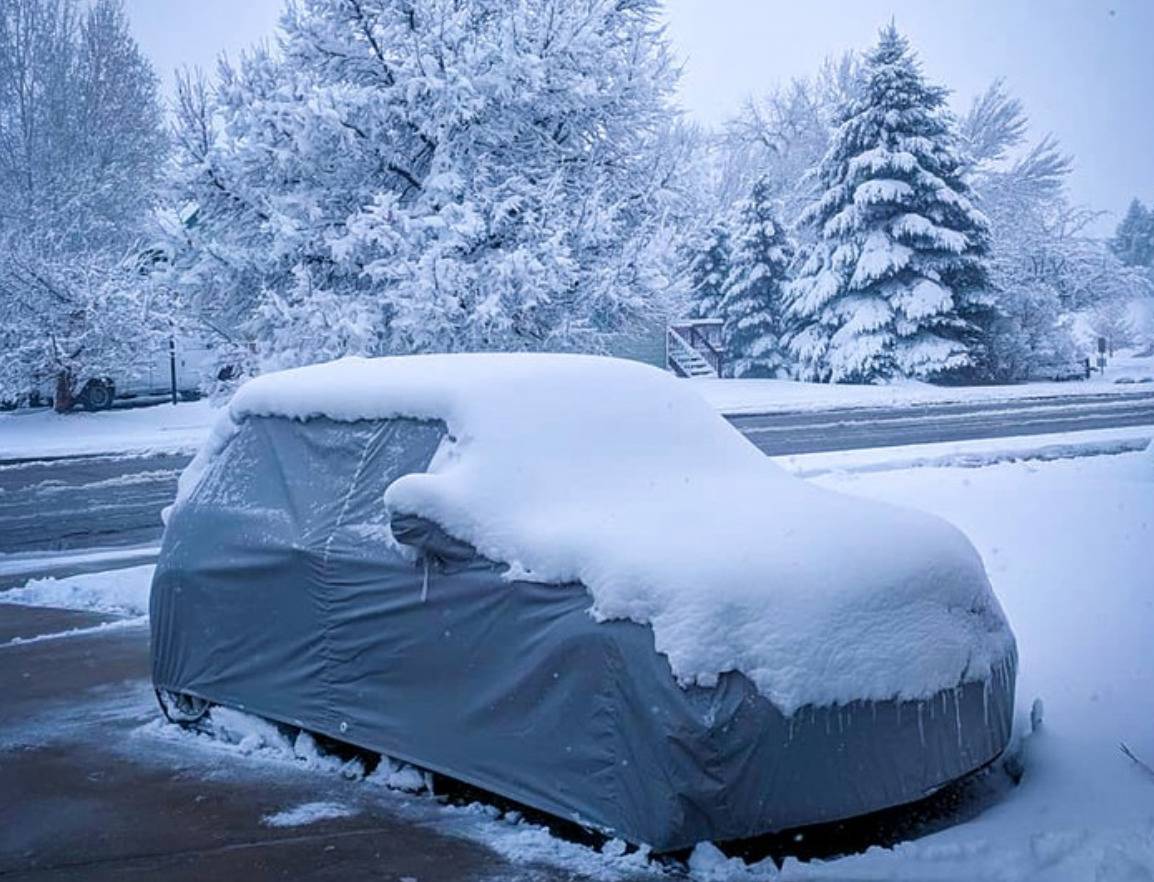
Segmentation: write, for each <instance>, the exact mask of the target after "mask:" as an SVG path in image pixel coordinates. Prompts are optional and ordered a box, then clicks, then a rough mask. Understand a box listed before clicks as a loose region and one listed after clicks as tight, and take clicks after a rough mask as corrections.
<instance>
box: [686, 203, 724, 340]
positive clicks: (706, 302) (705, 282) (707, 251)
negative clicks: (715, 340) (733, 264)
mask: <svg viewBox="0 0 1154 882" xmlns="http://www.w3.org/2000/svg"><path fill="white" fill-rule="evenodd" d="M690 250H691V253H690V258H689V270H688V274H689V279H688V284H689V298H690V299H689V311H688V314H689V316H690V318H716V317H718V316H719V315H720V314H721V313H720V309H721V298H722V297H723V296H724V294H725V280H726V279H727V278H728V277H729V267H730V253H729V252H730V246H729V229H728V228H727V226H726V224H724V223H716V224H714V225H713V226H712V227H710V228H709V230H707V231H706V233H705V235H704V237H702V240H701V241H700V242H697V243H694V244H693V245H692V246H690Z"/></svg>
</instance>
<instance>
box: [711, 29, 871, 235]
mask: <svg viewBox="0 0 1154 882" xmlns="http://www.w3.org/2000/svg"><path fill="white" fill-rule="evenodd" d="M860 87H861V59H860V58H859V56H858V55H857V54H856V53H853V52H846V53H844V54H842V55H841V56H838V57H837V58H829V59H826V61H825V62H824V63H823V64H822V66H821V67H820V68H819V70H818V71H817V73H816V74H814V75H813V76H809V77H795V78H794V79H792V80H790V81H789V83H787V84H785V85H781V86H777V87H775V88H773V89H771V90H770V91H768V92H767V93H766V94H764V95H762V96H760V97H756V98H750V99H748V100H747V101H746V102H745V103H744V104H743V105H742V107H741V110H740V111H738V113H736V114H735V115H734V116H733V117H732V118H731V119H729V120H728V121H727V122H726V124H725V128H724V132H723V134H722V137H721V148H722V150H721V157H720V162H721V168H722V179H721V181H720V185H721V188H722V196H723V197H724V198H725V199H726V201H727V202H728V203H730V204H732V203H733V202H735V201H738V200H741V199H744V198H745V197H746V196H747V195H748V193H749V191H750V190H751V189H752V187H753V186H754V185H755V184H758V183H762V184H763V185H764V186H768V187H769V189H770V192H771V194H772V198H773V199H774V200H776V201H777V202H779V203H780V204H781V209H782V217H783V218H785V219H787V220H790V221H792V220H793V219H794V218H796V217H797V216H798V215H799V214H800V213H801V211H802V210H803V209H804V208H805V206H806V205H808V204H809V203H810V202H811V201H812V200H813V199H814V197H815V196H816V195H817V193H816V190H815V186H816V183H817V182H816V180H815V179H814V177H813V176H812V175H811V174H810V171H811V170H812V169H813V168H814V167H815V166H816V165H817V164H818V163H819V162H820V161H821V158H822V157H823V156H824V155H825V153H826V151H827V150H828V149H829V142H830V135H831V132H832V130H833V129H834V127H835V126H836V124H837V119H838V114H839V113H840V110H841V108H842V107H843V106H844V105H845V104H846V103H847V102H848V101H850V100H852V99H853V98H855V97H856V96H857V95H858V94H859V92H860Z"/></svg>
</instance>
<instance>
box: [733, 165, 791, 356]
mask: <svg viewBox="0 0 1154 882" xmlns="http://www.w3.org/2000/svg"><path fill="white" fill-rule="evenodd" d="M791 256H792V252H791V248H790V244H789V241H788V240H787V238H786V236H785V233H784V231H783V230H782V228H781V226H780V225H779V224H778V222H777V220H776V218H775V217H774V211H773V200H772V189H771V187H770V185H769V183H768V182H767V181H766V180H765V179H761V180H759V181H758V182H757V183H756V184H755V185H754V187H753V190H752V192H751V193H750V195H749V198H748V199H747V200H745V202H744V203H743V204H742V206H741V209H740V211H739V213H738V219H737V224H736V229H735V230H734V235H733V253H732V258H731V267H730V271H729V277H728V278H727V279H726V283H725V296H724V297H723V298H722V301H721V314H722V316H723V317H724V319H725V326H724V332H723V335H724V340H725V352H726V357H727V359H728V360H729V364H730V365H731V369H730V373H731V374H732V376H734V377H759V378H766V377H770V378H772V377H777V376H781V375H783V374H784V373H785V370H786V366H787V359H786V356H785V355H784V353H783V351H782V346H781V335H782V317H783V313H784V302H783V290H782V289H783V285H784V283H785V279H786V272H787V270H788V268H789V262H790V259H791Z"/></svg>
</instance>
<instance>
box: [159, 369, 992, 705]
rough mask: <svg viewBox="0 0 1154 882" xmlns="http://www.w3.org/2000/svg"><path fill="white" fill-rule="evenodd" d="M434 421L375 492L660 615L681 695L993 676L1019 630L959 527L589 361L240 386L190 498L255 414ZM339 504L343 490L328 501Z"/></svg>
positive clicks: (641, 611) (649, 383)
mask: <svg viewBox="0 0 1154 882" xmlns="http://www.w3.org/2000/svg"><path fill="white" fill-rule="evenodd" d="M255 415H265V416H281V417H288V418H293V419H302V420H303V419H309V418H313V417H320V416H324V417H328V418H330V419H335V420H346V421H355V420H361V419H378V418H389V417H413V418H419V419H442V420H444V421H445V423H446V424H447V426H448V428H449V436H448V438H447V439H446V441H445V442H444V443H443V444H442V447H441V449H440V450H439V451H438V453H437V455H436V457H435V458H434V461H433V463H432V465H431V467H430V470H429V472H428V473H427V474H416V475H408V476H405V477H403V478H401V479H399V480H397V481H396V482H394V483H393V484H392V485H391V486H390V487H389V489H388V491H387V493H386V496H385V503H386V505H387V506H388V508H389V509H390V510H391V511H393V512H403V513H409V514H416V515H420V516H423V517H426V518H429V519H431V520H433V521H435V522H437V523H439V524H441V525H442V526H443V527H444V528H445V529H447V530H448V531H449V532H450V533H452V534H453V535H455V536H457V537H459V538H461V539H463V540H465V541H466V542H469V543H470V544H472V545H474V546H475V547H476V548H477V549H478V550H479V552H480V553H481V554H483V555H485V556H486V557H489V558H491V559H493V560H496V561H500V562H503V563H506V564H508V565H509V568H510V573H511V574H515V575H516V576H517V577H518V578H523V579H530V580H534V581H540V582H549V583H563V582H581V583H583V584H584V585H586V586H587V587H588V588H589V590H590V592H591V594H592V597H593V607H592V613H593V615H594V616H596V617H597V618H599V619H603V620H605V619H631V620H633V621H637V622H641V623H649V624H651V625H652V627H653V630H654V634H655V637H656V646H657V649H658V651H659V652H661V653H664V654H665V655H666V656H667V657H668V658H669V662H670V665H671V667H672V669H673V672H674V674H675V675H676V676H677V677H678V678H679V679H680V680H681V681H682V682H685V683H692V682H696V683H700V684H704V685H708V684H712V683H714V682H716V680H717V677H718V675H719V674H721V673H723V672H727V671H734V670H737V671H742V672H744V673H745V674H746V675H748V676H749V677H750V679H751V680H753V682H754V683H755V684H756V685H757V687H758V688H759V690H760V691H761V692H762V693H763V694H764V695H766V696H767V697H768V698H770V699H771V700H772V701H774V702H775V703H776V704H777V705H778V706H779V707H781V708H782V709H783V710H785V711H786V712H792V711H794V710H796V709H797V708H798V707H800V706H802V705H805V704H809V703H814V704H829V703H834V702H848V701H851V700H854V699H861V698H873V699H884V698H889V697H892V696H901V697H903V698H916V697H923V696H926V695H929V694H931V693H933V692H936V691H938V690H941V689H946V688H950V687H953V686H956V685H957V684H958V683H959V682H962V681H965V680H969V679H981V678H984V677H986V676H987V675H988V674H989V672H990V670H991V668H992V667H993V666H994V665H997V664H998V663H999V662H1001V661H1002V660H1003V659H1004V657H1005V656H1006V654H1007V653H1008V652H1010V651H1011V648H1012V646H1013V638H1012V636H1011V635H1010V632H1009V630H1008V628H1007V626H1006V623H1005V620H1004V619H1003V616H1002V613H1001V610H1000V609H999V607H998V603H997V601H996V600H995V598H994V596H993V594H992V592H991V591H990V587H989V582H988V581H987V579H986V575H985V572H984V570H983V567H982V562H981V560H980V558H979V557H978V555H977V553H976V552H975V551H974V549H973V547H972V546H971V545H970V544H969V542H968V541H967V540H966V538H965V537H964V536H963V535H962V534H961V533H960V532H959V531H958V530H956V529H955V528H954V527H952V526H950V525H949V524H947V523H945V522H944V521H941V520H938V519H936V518H933V517H929V516H926V515H923V514H920V513H917V512H914V511H911V510H909V509H904V508H899V507H893V506H886V505H876V504H870V503H865V502H862V501H859V500H854V499H851V498H849V497H847V496H843V495H841V494H837V493H831V492H828V491H824V490H821V489H818V488H815V487H812V486H810V485H807V484H805V483H804V482H802V481H799V480H797V479H795V478H793V477H792V476H790V475H788V474H787V473H786V472H784V471H783V470H782V469H781V468H779V467H778V466H776V465H774V464H773V463H771V462H770V461H769V460H767V459H766V458H765V457H764V456H763V455H762V454H761V453H760V452H759V451H758V450H757V449H756V448H754V447H753V446H752V445H751V444H749V443H748V442H747V441H746V440H745V439H744V438H742V436H741V435H740V434H738V433H737V432H736V431H735V430H734V429H732V428H731V427H730V426H729V425H728V424H727V423H726V422H725V421H724V420H723V419H721V418H720V417H719V416H718V415H717V413H716V412H715V411H714V410H713V409H711V408H710V407H709V406H708V405H707V404H706V403H705V402H704V401H703V400H702V399H701V398H700V397H699V396H697V395H696V394H694V392H693V389H692V387H691V386H689V385H687V384H685V383H682V382H680V381H678V380H676V379H674V378H673V377H671V376H670V375H669V374H666V373H664V372H662V371H659V370H656V369H654V368H651V367H647V366H645V365H641V364H638V363H634V362H626V361H620V360H616V359H606V358H595V357H589V356H563V355H560V356H525V355H446V356H414V357H408V358H383V359H373V360H365V359H345V360H342V361H337V362H332V363H329V364H325V365H316V366H313V367H309V368H301V369H297V370H293V371H285V372H283V373H279V374H269V375H265V376H263V377H260V378H258V379H256V380H253V381H251V382H250V383H248V384H246V385H245V386H244V387H243V388H242V389H241V390H240V391H239V392H238V393H237V394H236V396H235V397H234V398H233V400H232V402H231V404H230V406H229V409H228V411H227V412H226V413H225V414H224V416H223V419H222V421H221V423H220V424H219V425H218V426H217V427H216V429H214V434H213V438H212V439H211V440H210V442H209V444H208V445H206V447H205V448H204V449H203V450H202V451H201V453H200V454H199V455H198V456H197V459H196V460H195V461H194V463H193V464H192V466H191V467H190V469H189V471H188V472H186V474H185V476H183V477H182V481H181V498H186V497H187V495H188V494H189V492H190V491H191V490H192V488H193V487H194V486H195V483H196V481H197V476H198V475H199V474H200V473H201V471H202V469H203V468H204V467H205V464H206V463H207V462H208V461H209V460H210V459H211V457H212V456H213V455H214V454H215V452H216V451H217V450H219V449H220V448H221V446H222V445H224V444H226V443H227V441H228V438H229V437H230V436H231V434H232V432H234V431H235V426H236V425H237V423H238V422H239V421H241V420H243V419H245V418H246V417H248V416H255ZM338 492H339V491H338ZM178 504H179V503H178Z"/></svg>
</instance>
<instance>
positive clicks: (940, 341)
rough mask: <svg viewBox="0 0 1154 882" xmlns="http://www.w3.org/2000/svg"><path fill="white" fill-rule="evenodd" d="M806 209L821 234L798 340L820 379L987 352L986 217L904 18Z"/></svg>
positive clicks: (957, 362)
mask: <svg viewBox="0 0 1154 882" xmlns="http://www.w3.org/2000/svg"><path fill="white" fill-rule="evenodd" d="M861 89H862V91H861V94H860V95H859V96H858V97H856V98H854V99H853V100H851V101H850V102H848V103H847V105H846V106H845V108H844V110H843V114H842V121H841V124H840V126H839V127H838V129H837V131H836V132H835V134H834V138H833V143H832V144H831V146H830V149H829V151H828V152H827V153H826V155H825V157H824V158H823V160H822V162H821V164H820V166H819V167H818V170H817V176H818V180H819V183H820V185H821V188H822V190H823V193H822V195H821V197H820V198H819V199H818V200H817V201H816V202H814V203H813V204H812V205H811V206H810V207H809V208H808V209H807V210H806V211H805V213H804V214H803V217H802V222H803V223H804V224H806V225H808V226H809V228H810V229H811V231H812V232H814V233H815V234H816V237H817V242H816V243H815V244H814V246H813V247H812V248H811V249H810V251H809V254H808V257H807V259H806V261H805V264H804V266H803V267H802V270H801V272H800V275H799V278H798V279H797V280H796V281H795V282H794V283H793V284H791V286H790V291H789V298H790V319H791V323H793V324H795V325H796V330H794V331H792V332H791V339H790V348H791V350H792V352H793V353H794V355H795V356H796V357H797V359H798V361H799V363H800V372H801V374H802V376H803V377H805V378H807V379H815V380H824V381H843V382H844V381H848V382H872V381H876V380H884V379H886V378H890V377H897V376H908V377H931V376H935V375H939V374H942V373H944V372H947V371H950V370H953V369H958V368H962V367H965V366H966V365H968V364H970V363H971V362H972V361H973V360H974V359H975V358H976V357H977V356H978V355H979V353H978V352H977V349H978V346H979V328H980V325H982V324H984V323H986V322H988V321H989V318H990V312H991V304H992V297H991V295H990V294H989V292H988V291H987V269H986V264H985V254H986V250H987V235H988V234H987V222H986V219H985V217H984V216H983V215H982V213H981V212H980V211H978V209H977V208H976V207H975V206H974V205H973V204H972V202H971V200H970V198H969V192H968V188H967V185H966V183H965V181H964V180H963V176H962V163H961V158H960V156H959V152H958V150H957V146H956V143H955V141H956V138H955V136H954V134H953V133H952V130H951V122H952V121H951V119H950V117H949V115H948V113H947V112H946V110H945V109H944V103H945V96H946V92H945V90H944V89H942V88H939V87H937V86H934V85H931V84H929V83H927V82H926V80H925V78H924V77H923V75H922V72H921V68H920V65H919V63H918V61H917V59H916V56H915V55H914V53H913V52H912V51H911V49H910V47H909V44H908V42H907V41H906V39H905V38H904V37H902V36H901V35H900V34H899V33H898V32H897V30H896V28H894V27H893V26H892V25H891V26H889V27H887V28H885V29H884V30H883V31H882V32H881V36H880V40H879V42H878V44H877V46H876V47H875V48H874V49H873V50H872V51H871V52H870V53H869V54H868V56H867V57H866V61H865V69H864V71H863V83H862V86H861Z"/></svg>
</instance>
